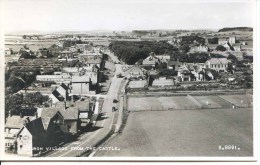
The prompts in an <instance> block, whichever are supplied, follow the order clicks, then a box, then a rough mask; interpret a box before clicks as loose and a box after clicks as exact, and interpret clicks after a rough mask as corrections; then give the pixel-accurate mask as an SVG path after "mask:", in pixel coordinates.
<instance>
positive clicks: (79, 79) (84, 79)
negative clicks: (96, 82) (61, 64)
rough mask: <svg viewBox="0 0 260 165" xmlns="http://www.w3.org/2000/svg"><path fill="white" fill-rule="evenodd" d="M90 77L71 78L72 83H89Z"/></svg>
mask: <svg viewBox="0 0 260 165" xmlns="http://www.w3.org/2000/svg"><path fill="white" fill-rule="evenodd" d="M89 79H90V76H88V75H84V76H72V82H89V81H90V80H89Z"/></svg>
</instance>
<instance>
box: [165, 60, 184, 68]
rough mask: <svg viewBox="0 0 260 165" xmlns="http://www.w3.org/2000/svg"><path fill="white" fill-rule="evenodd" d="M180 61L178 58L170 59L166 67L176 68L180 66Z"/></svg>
mask: <svg viewBox="0 0 260 165" xmlns="http://www.w3.org/2000/svg"><path fill="white" fill-rule="evenodd" d="M181 65H182V63H181V62H179V59H177V60H176V61H174V60H170V61H168V62H167V68H168V69H173V70H178V68H179V67H181Z"/></svg>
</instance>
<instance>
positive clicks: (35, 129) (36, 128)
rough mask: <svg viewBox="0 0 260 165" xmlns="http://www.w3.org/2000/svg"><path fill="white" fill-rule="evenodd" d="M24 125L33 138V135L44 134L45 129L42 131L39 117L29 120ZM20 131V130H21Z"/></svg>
mask: <svg viewBox="0 0 260 165" xmlns="http://www.w3.org/2000/svg"><path fill="white" fill-rule="evenodd" d="M25 127H26V128H27V130H28V131H29V132H30V133H31V135H32V136H33V138H35V137H37V136H38V137H39V138H42V139H43V137H44V135H45V131H44V127H43V123H42V120H41V118H37V119H35V120H33V121H30V122H29V123H27V124H26V125H25ZM21 131H22V130H21ZM21 131H20V132H21ZM18 134H19V133H18Z"/></svg>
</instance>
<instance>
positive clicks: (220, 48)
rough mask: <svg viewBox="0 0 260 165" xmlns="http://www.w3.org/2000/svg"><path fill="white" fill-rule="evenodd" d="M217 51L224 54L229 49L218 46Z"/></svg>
mask: <svg viewBox="0 0 260 165" xmlns="http://www.w3.org/2000/svg"><path fill="white" fill-rule="evenodd" d="M216 50H217V51H221V52H224V51H226V50H227V49H226V48H225V47H224V46H223V45H218V46H217V47H216Z"/></svg>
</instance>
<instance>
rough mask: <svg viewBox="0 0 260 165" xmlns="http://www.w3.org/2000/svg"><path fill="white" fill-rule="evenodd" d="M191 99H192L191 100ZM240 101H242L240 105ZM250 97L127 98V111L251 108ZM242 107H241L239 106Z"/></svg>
mask: <svg viewBox="0 0 260 165" xmlns="http://www.w3.org/2000/svg"><path fill="white" fill-rule="evenodd" d="M192 98H193V99H192ZM241 100H243V102H242V104H241ZM251 102H252V96H246V95H218V96H216V95H206V96H196V95H194V96H192V95H191V96H190V97H187V96H168V97H156V96H154V97H129V98H128V104H127V109H128V110H129V111H140V110H174V109H200V107H202V108H206V109H207V108H232V106H233V105H235V106H237V107H250V106H252V104H251ZM241 105H242V106H241Z"/></svg>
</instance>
